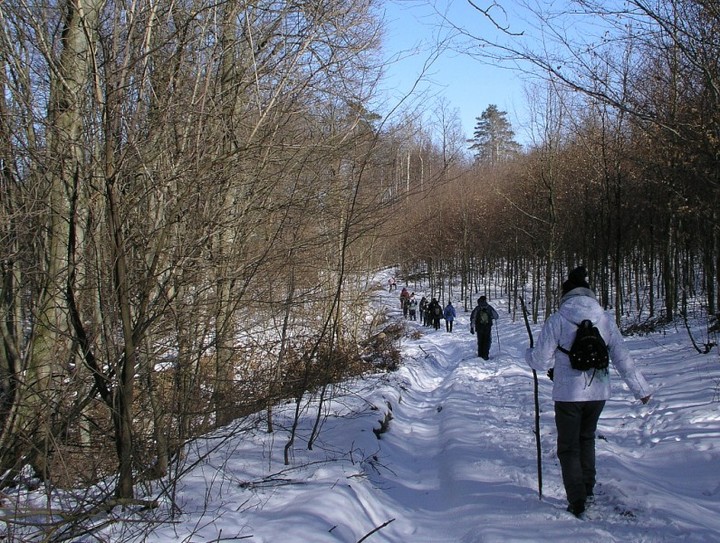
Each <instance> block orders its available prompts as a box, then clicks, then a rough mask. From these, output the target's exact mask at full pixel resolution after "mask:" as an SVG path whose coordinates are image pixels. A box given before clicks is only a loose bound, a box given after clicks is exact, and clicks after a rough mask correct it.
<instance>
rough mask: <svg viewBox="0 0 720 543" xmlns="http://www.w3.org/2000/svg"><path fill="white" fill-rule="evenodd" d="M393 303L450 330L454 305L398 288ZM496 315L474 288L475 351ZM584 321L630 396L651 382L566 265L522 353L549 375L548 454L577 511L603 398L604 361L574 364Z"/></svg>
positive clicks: (586, 496)
mask: <svg viewBox="0 0 720 543" xmlns="http://www.w3.org/2000/svg"><path fill="white" fill-rule="evenodd" d="M394 283H395V280H394V278H393V280H392V284H394ZM391 290H392V286H391ZM400 303H401V307H402V309H403V315H404V316H405V317H406V318H410V319H411V320H416V310H417V309H418V308H419V310H420V320H421V321H422V322H423V325H425V326H429V325H432V326H433V327H434V328H435V329H436V330H438V329H439V328H440V319H441V318H444V319H445V323H446V330H447V331H448V332H452V324H453V321H454V320H455V318H456V313H455V308H454V307H453V306H452V303H451V302H449V303H448V305H447V306H445V308H444V309H442V308H441V305H440V303H439V302H438V301H437V299H436V298H431V299H430V300H429V301H428V300H427V298H425V297H424V296H423V297H422V299H421V300H420V302H419V303H418V302H417V301H415V293H410V292H408V291H407V289H406V288H403V291H402V292H401V294H400ZM406 307H407V310H406ZM413 308H414V309H413ZM498 318H499V316H498V313H497V311H496V310H495V309H494V308H493V307H492V306H491V305H490V304H489V303H488V301H487V297H486V296H480V297H479V298H478V300H477V305H476V306H475V308H474V309H473V311H472V313H471V314H470V332H471V333H472V334H477V350H478V357H480V358H482V359H484V360H488V359H489V353H490V345H491V343H492V333H491V332H492V326H493V321H496V320H498ZM586 323H589V325H588V326H591V327H592V328H593V329H594V331H595V333H597V335H599V336H600V340H599V341H600V343H601V344H602V345H603V348H605V349H606V353H607V354H606V361H607V363H610V362H612V366H613V367H614V368H615V369H616V370H617V371H618V373H619V374H620V377H621V378H622V379H623V380H624V381H625V383H626V384H627V385H628V387H629V388H630V391H631V392H632V393H633V395H634V396H635V398H636V399H638V400H640V401H641V402H642V403H643V404H646V403H648V402H649V401H650V396H651V387H650V385H649V384H648V383H647V381H646V380H645V378H644V377H643V375H642V374H641V373H640V371H639V370H638V369H637V368H636V367H635V362H634V360H633V358H632V356H631V354H630V352H629V351H628V349H627V347H626V346H625V344H624V341H623V338H622V335H621V333H620V330H619V328H618V326H617V324H616V323H615V319H614V318H613V317H612V316H611V315H608V314H607V313H606V312H605V310H604V309H603V307H602V306H601V305H600V303H599V302H598V301H597V298H596V296H595V292H594V291H593V290H592V289H591V288H590V285H589V283H588V280H587V270H586V269H585V268H584V267H583V266H580V267H577V268H575V269H573V270H572V271H570V273H569V274H568V277H567V280H566V281H565V282H564V283H563V285H562V291H561V298H560V304H559V308H558V310H557V311H556V312H555V313H553V314H552V315H550V316H549V317H548V318H547V319H546V320H545V323H544V325H543V327H542V330H541V331H540V335H539V337H538V341H537V344H536V345H535V347H534V348H533V347H529V348H528V349H527V351H526V353H525V360H526V363H527V364H528V365H529V366H530V368H532V369H533V371H535V370H540V371H546V372H547V375H548V377H549V378H550V379H551V380H552V382H553V392H552V399H553V401H554V403H555V427H556V430H557V451H556V454H557V456H558V459H559V460H560V470H561V473H562V480H563V486H564V487H565V494H566V497H567V501H568V506H567V510H568V511H569V512H570V513H572V514H573V515H575V516H578V517H580V516H582V515H583V513H584V511H585V508H586V506H587V504H588V503H592V501H593V499H594V489H595V484H596V468H595V433H596V430H597V424H598V419H599V418H600V415H601V413H602V411H603V408H604V407H605V402H606V400H608V399H609V398H610V373H609V371H608V368H607V364H606V367H605V368H603V369H593V370H589V369H578V366H577V364H576V359H575V355H576V353H575V352H573V350H574V347H575V343H576V339H577V338H578V337H579V336H580V330H581V328H582V327H584V326H585V324H586ZM528 332H530V328H529V326H528ZM534 375H535V374H534ZM536 378H537V377H536ZM538 454H539V453H538Z"/></svg>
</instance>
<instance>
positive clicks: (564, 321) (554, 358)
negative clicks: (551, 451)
mask: <svg viewBox="0 0 720 543" xmlns="http://www.w3.org/2000/svg"><path fill="white" fill-rule="evenodd" d="M586 277H587V272H586V270H585V268H584V267H582V266H581V267H579V268H575V269H574V270H572V271H571V272H570V273H569V275H568V279H567V281H565V282H564V283H563V285H562V298H561V299H560V308H559V309H558V311H557V312H556V313H554V314H552V315H550V317H548V319H547V320H546V321H545V324H544V325H543V328H542V331H541V332H540V336H539V337H538V341H537V346H536V347H535V348H534V349H527V352H526V353H525V358H526V361H527V363H528V365H529V366H530V367H531V368H533V369H535V370H539V371H546V370H547V371H548V376H549V377H550V378H551V379H552V380H553V393H552V397H553V400H554V402H555V426H556V428H557V456H558V458H559V460H560V467H561V470H562V478H563V485H564V486H565V493H566V495H567V500H568V503H569V505H568V508H567V510H568V511H570V512H571V513H573V514H574V515H575V516H580V515H581V514H582V513H583V512H584V511H585V504H586V501H587V499H588V498H589V497H591V496H593V489H594V487H595V473H596V472H595V430H596V429H597V423H598V419H599V418H600V413H602V410H603V407H604V406H605V400H607V399H608V398H609V397H610V374H609V372H608V370H607V369H603V370H597V369H593V370H586V371H581V370H576V369H573V368H572V366H571V362H570V356H569V354H566V352H569V351H568V349H569V348H570V347H571V346H572V344H573V342H574V339H575V336H576V332H577V330H578V329H579V328H578V325H579V324H580V323H581V322H582V321H583V320H585V319H588V320H590V321H591V322H592V324H593V325H594V326H595V327H596V328H597V329H598V331H599V332H600V335H601V336H602V338H603V340H604V342H605V344H606V345H607V351H608V353H609V355H610V360H611V362H612V365H613V366H614V367H615V368H616V369H617V370H618V372H619V373H620V376H621V377H622V378H623V380H624V381H625V383H627V385H628V387H630V390H631V391H632V392H633V394H634V395H635V398H637V399H639V400H640V401H641V402H642V403H644V404H645V403H647V402H648V401H649V400H650V393H651V389H650V386H649V385H648V383H647V382H646V381H645V378H644V377H643V376H642V374H641V373H640V371H639V370H637V369H636V367H635V362H634V361H633V359H632V356H631V355H630V352H629V351H628V349H627V347H625V344H624V343H623V338H622V336H621V335H620V330H619V329H618V327H617V325H616V324H615V320H614V318H613V317H612V316H610V315H608V314H606V313H605V311H604V310H603V308H602V307H601V306H600V304H599V303H598V302H597V300H596V298H595V293H594V292H593V291H592V290H590V285H589V284H588V282H587V279H586Z"/></svg>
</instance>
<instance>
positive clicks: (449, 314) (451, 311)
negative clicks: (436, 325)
mask: <svg viewBox="0 0 720 543" xmlns="http://www.w3.org/2000/svg"><path fill="white" fill-rule="evenodd" d="M443 317H445V330H447V331H448V332H452V329H453V321H454V320H455V308H454V307H453V304H452V302H448V304H447V305H446V306H445V309H443Z"/></svg>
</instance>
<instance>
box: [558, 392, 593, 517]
mask: <svg viewBox="0 0 720 543" xmlns="http://www.w3.org/2000/svg"><path fill="white" fill-rule="evenodd" d="M604 407H605V401H593V402H555V426H556V427H557V434H558V437H557V455H558V459H559V460H560V467H561V469H562V478H563V485H564V486H565V493H566V494H567V499H568V502H570V503H571V504H572V503H576V502H583V503H584V502H585V499H586V498H587V496H588V495H590V494H592V492H593V487H594V486H595V430H596V429H597V423H598V419H599V418H600V413H602V410H603V408H604Z"/></svg>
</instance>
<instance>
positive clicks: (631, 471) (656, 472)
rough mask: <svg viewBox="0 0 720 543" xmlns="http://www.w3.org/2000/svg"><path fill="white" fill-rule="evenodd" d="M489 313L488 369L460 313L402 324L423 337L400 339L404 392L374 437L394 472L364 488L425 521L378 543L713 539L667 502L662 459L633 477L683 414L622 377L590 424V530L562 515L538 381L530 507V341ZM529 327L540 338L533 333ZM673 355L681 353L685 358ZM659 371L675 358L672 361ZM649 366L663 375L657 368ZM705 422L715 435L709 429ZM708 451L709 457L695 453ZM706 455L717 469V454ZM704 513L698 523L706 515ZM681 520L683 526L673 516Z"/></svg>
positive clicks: (549, 420) (546, 405)
mask: <svg viewBox="0 0 720 543" xmlns="http://www.w3.org/2000/svg"><path fill="white" fill-rule="evenodd" d="M392 302H393V300H392V298H389V304H390V305H389V306H388V307H389V308H390V313H391V314H394V317H395V318H401V315H400V312H399V310H398V311H397V312H396V311H395V310H394V309H392V305H391V304H392ZM494 305H495V306H496V309H498V311H499V312H500V314H501V319H500V322H499V323H498V325H497V327H496V330H495V331H494V332H493V343H494V345H493V348H492V350H491V359H490V360H489V361H484V360H482V359H480V358H478V357H476V356H475V354H476V352H475V339H474V336H472V335H470V334H469V332H468V314H465V313H462V312H459V317H458V319H457V321H456V323H455V329H454V332H453V333H452V334H448V333H447V332H445V329H444V326H443V327H441V329H440V330H437V331H436V330H433V329H432V328H427V327H422V326H420V325H419V324H418V323H414V322H407V326H408V327H409V328H410V329H413V328H416V329H417V330H419V331H420V333H421V335H420V337H418V338H417V339H407V340H405V342H404V345H403V352H404V365H403V367H402V368H401V369H400V371H399V376H401V383H402V387H401V388H400V390H399V391H398V396H397V398H395V402H394V404H393V405H394V409H393V416H394V420H393V422H392V427H391V431H390V432H389V433H388V434H387V435H384V436H383V438H382V445H381V451H380V454H379V456H380V457H381V458H382V457H384V456H386V455H387V457H388V458H392V460H393V466H392V467H389V470H390V472H391V475H390V474H388V473H384V474H382V475H383V476H382V477H381V478H377V479H374V480H373V482H375V483H376V484H377V485H378V488H382V489H383V494H384V497H383V498H384V499H385V500H390V503H393V502H394V503H414V504H416V506H417V508H418V511H416V513H417V512H419V511H422V512H423V514H422V515H420V516H419V517H418V516H417V515H414V516H413V518H412V525H411V526H407V527H405V526H403V522H402V521H399V522H397V523H395V524H394V525H393V526H392V528H393V529H392V530H390V529H388V530H387V531H386V532H383V535H384V537H385V538H386V539H385V540H386V541H411V540H412V541H427V542H431V541H461V542H464V543H471V542H480V541H483V542H485V541H535V540H548V541H549V540H553V539H560V540H568V539H567V538H568V537H569V536H570V539H573V538H577V539H578V540H579V539H581V538H583V539H586V540H589V541H670V540H675V539H677V538H678V537H681V538H683V539H684V540H687V541H708V540H714V537H715V536H714V535H713V536H711V538H710V539H708V533H711V534H715V535H717V534H718V532H717V529H718V525H717V521H716V520H714V519H713V520H712V521H710V522H709V523H704V522H703V519H702V518H701V519H698V521H697V523H693V522H691V521H690V519H692V516H691V515H692V511H695V510H696V508H697V505H695V506H692V507H689V508H687V509H688V511H685V512H683V511H682V507H681V508H680V509H676V508H675V506H674V505H673V504H674V503H675V502H676V501H678V502H683V501H685V500H687V499H689V498H690V496H679V495H677V490H678V489H677V486H676V484H675V483H673V482H671V481H670V480H665V481H663V479H665V477H663V475H667V473H664V472H667V467H663V466H664V464H665V462H666V461H667V460H668V459H667V457H665V455H662V456H661V458H660V459H655V460H654V461H653V462H650V463H649V465H647V466H644V467H645V469H644V470H642V471H640V470H639V468H640V467H643V464H645V462H644V461H643V459H645V458H646V457H647V456H653V457H654V455H652V454H651V453H650V451H649V449H651V448H653V447H654V446H655V444H657V443H658V442H659V440H661V439H663V438H660V437H658V436H657V432H656V429H657V427H658V426H663V425H664V426H667V425H668V424H670V422H668V420H673V419H675V420H682V418H683V417H673V414H674V411H673V410H672V409H670V408H669V405H668V400H666V399H664V394H665V393H666V392H667V390H664V391H663V395H662V396H661V397H660V398H659V399H654V400H653V402H652V403H651V404H650V405H649V406H642V405H640V404H639V403H638V402H636V401H634V400H633V398H632V397H631V396H630V394H629V392H628V391H627V389H626V387H625V386H624V384H622V383H621V381H620V379H619V378H616V380H615V381H616V382H615V386H614V390H617V393H616V394H615V396H614V398H613V399H611V400H610V401H609V402H608V405H607V408H606V411H605V412H604V414H603V417H602V419H601V422H600V427H599V439H598V442H597V443H598V444H597V451H598V452H597V454H598V467H599V488H598V492H599V495H598V498H597V504H596V505H595V506H594V510H595V514H594V518H593V520H592V521H591V522H584V523H583V522H579V521H578V520H577V519H575V518H573V517H571V516H570V515H568V514H567V513H566V512H565V511H564V507H565V504H566V502H565V499H564V491H563V488H562V485H561V478H560V472H559V465H558V463H557V460H556V458H555V443H554V420H553V415H552V402H551V400H550V398H551V383H550V381H549V380H548V379H547V378H546V377H544V376H539V377H540V398H541V412H542V413H541V439H542V451H543V453H542V464H543V478H544V481H543V499H542V501H540V500H539V499H538V474H537V467H536V454H537V453H536V445H535V437H534V433H533V429H534V406H533V389H532V386H533V384H532V374H531V371H530V370H529V369H528V368H527V366H526V365H525V363H524V361H523V353H524V349H525V347H526V346H527V344H528V338H527V334H526V331H525V329H524V324H523V323H521V322H514V323H513V322H512V321H511V319H510V317H509V312H508V311H507V310H506V308H505V307H503V302H502V301H500V302H495V304H494ZM534 328H535V330H534V334H537V332H538V331H539V327H534ZM409 336H410V337H414V336H415V335H414V334H412V333H410V334H409ZM498 340H499V341H498ZM646 341H647V340H646ZM656 341H658V340H657V339H656ZM673 347H674V346H673V345H672V344H671V345H660V344H659V345H657V346H656V349H651V350H650V351H649V352H648V351H645V352H643V351H640V353H641V355H640V356H639V357H638V358H639V364H641V365H642V358H643V357H647V358H652V359H654V360H656V361H657V360H659V359H661V358H662V357H661V356H657V354H658V353H660V352H661V353H662V355H663V356H664V357H666V358H667V357H668V353H670V354H672V349H673ZM654 350H656V351H658V352H653V351H654ZM681 352H684V353H685V354H687V350H683V351H678V354H680V353H681ZM667 363H669V364H673V363H676V361H675V360H672V358H671V360H670V362H667ZM657 370H658V371H657V374H658V375H660V374H661V373H662V369H661V368H657ZM645 371H646V373H648V371H647V370H645ZM649 377H650V376H649ZM697 377H698V376H697V375H695V376H694V377H693V376H690V377H688V379H690V380H694V379H697ZM704 382H705V383H706V384H705V386H706V387H713V386H717V385H716V384H714V383H713V381H712V380H705V381H704ZM655 384H656V385H661V384H662V383H655ZM690 386H691V385H689V384H686V385H684V386H680V387H678V388H679V389H680V390H688V389H689V388H690ZM693 395H694V392H693ZM682 397H683V394H682V393H679V391H678V395H677V396H675V398H677V399H678V400H679V401H681V402H685V403H687V401H688V400H687V399H686V400H682V399H681V398H682ZM671 401H673V402H674V400H671ZM705 407H711V406H707V405H706V406H705ZM715 411H717V407H715ZM712 426H713V428H715V430H717V424H713V425H712ZM687 433H688V434H689V435H692V432H687ZM705 437H707V436H705ZM708 446H710V447H711V448H712V449H715V447H714V446H711V445H708V444H706V445H705V446H704V447H705V448H707V447H708ZM688 452H689V451H688ZM685 454H686V453H685V452H681V453H679V455H680V456H683V455H685ZM712 457H713V459H714V462H717V453H715V454H714V455H712ZM682 464H685V462H683V463H682ZM658 483H659V484H658ZM673 493H675V495H673ZM654 498H655V499H654ZM713 501H714V502H715V503H714V509H715V510H717V501H716V500H713ZM390 503H388V506H389V507H390V508H392V506H391V505H390ZM701 512H702V514H703V517H707V515H708V514H710V511H702V509H701ZM678 515H679V516H681V517H684V518H681V519H676V520H670V519H672V518H673V516H675V517H677V516H678ZM589 516H590V517H591V518H592V517H593V515H589ZM458 519H462V520H461V521H458ZM469 519H475V521H470V522H468V520H469ZM693 524H694V525H693ZM703 524H707V525H706V526H705V528H706V529H707V530H708V531H707V532H704V531H703V530H702V526H703ZM539 526H542V529H541V535H540V533H538V531H537V530H538V527H539ZM698 529H700V531H699V532H697V530H698ZM696 532H697V533H696ZM718 538H719V539H720V535H718Z"/></svg>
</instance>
